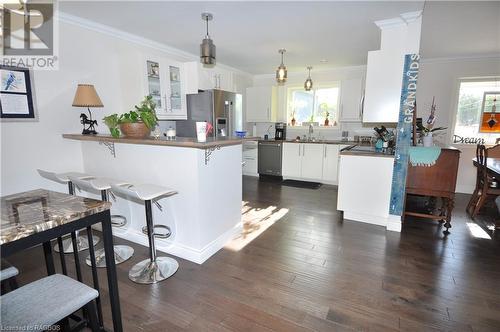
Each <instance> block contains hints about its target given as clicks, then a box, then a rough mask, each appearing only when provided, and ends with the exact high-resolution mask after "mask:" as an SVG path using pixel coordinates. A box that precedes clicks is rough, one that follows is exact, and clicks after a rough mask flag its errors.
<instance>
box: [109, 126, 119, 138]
mask: <svg viewBox="0 0 500 332" xmlns="http://www.w3.org/2000/svg"><path fill="white" fill-rule="evenodd" d="M109 131H110V132H111V136H113V137H114V138H118V137H120V129H118V128H109Z"/></svg>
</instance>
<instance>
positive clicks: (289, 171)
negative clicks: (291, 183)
mask: <svg viewBox="0 0 500 332" xmlns="http://www.w3.org/2000/svg"><path fill="white" fill-rule="evenodd" d="M301 152H302V144H300V143H283V158H282V166H281V174H282V175H283V177H292V178H299V177H300V175H301V174H300V172H301V168H302V167H301V166H302V165H301V164H302V160H301V158H302V157H301V155H300V154H301Z"/></svg>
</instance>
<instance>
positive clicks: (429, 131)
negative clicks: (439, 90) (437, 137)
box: [417, 98, 446, 147]
mask: <svg viewBox="0 0 500 332" xmlns="http://www.w3.org/2000/svg"><path fill="white" fill-rule="evenodd" d="M435 113H436V104H435V103H434V98H433V99H432V105H431V113H430V115H429V117H428V118H427V121H426V122H425V126H424V125H423V124H421V123H417V129H418V131H419V132H420V135H421V137H422V144H423V145H424V146H425V147H430V146H433V145H434V135H433V134H434V133H435V132H437V131H440V130H445V129H446V127H436V128H434V122H435V121H436V115H435Z"/></svg>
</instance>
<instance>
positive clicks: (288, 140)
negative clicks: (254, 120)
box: [254, 138, 369, 145]
mask: <svg viewBox="0 0 500 332" xmlns="http://www.w3.org/2000/svg"><path fill="white" fill-rule="evenodd" d="M254 139H255V138H254ZM258 141H259V142H260V141H262V142H285V143H307V144H338V145H356V144H364V143H361V142H354V141H342V140H315V141H305V140H296V139H286V140H284V141H281V140H275V139H274V138H273V139H268V140H264V139H261V138H259V139H258ZM367 144H369V143H367Z"/></svg>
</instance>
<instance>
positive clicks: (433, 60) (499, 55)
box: [420, 53, 500, 63]
mask: <svg viewBox="0 0 500 332" xmlns="http://www.w3.org/2000/svg"><path fill="white" fill-rule="evenodd" d="M480 60H498V61H500V53H488V54H480V55H463V56H454V57H438V58H421V60H420V62H421V63H445V62H457V61H480Z"/></svg>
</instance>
